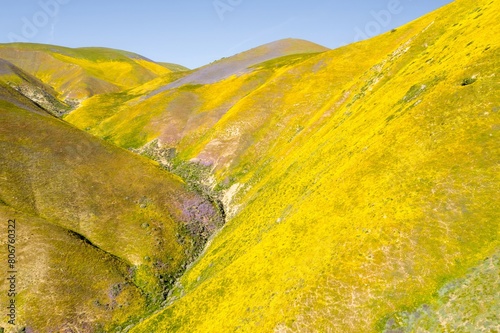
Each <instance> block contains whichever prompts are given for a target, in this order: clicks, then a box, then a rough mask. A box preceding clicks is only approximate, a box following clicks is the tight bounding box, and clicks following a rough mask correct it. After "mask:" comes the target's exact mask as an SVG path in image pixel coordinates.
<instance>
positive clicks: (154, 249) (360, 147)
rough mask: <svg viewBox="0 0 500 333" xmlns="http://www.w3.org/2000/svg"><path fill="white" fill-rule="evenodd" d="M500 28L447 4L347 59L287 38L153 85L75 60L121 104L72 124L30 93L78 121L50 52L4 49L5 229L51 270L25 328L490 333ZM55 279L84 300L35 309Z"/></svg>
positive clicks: (483, 8)
mask: <svg viewBox="0 0 500 333" xmlns="http://www.w3.org/2000/svg"><path fill="white" fill-rule="evenodd" d="M499 10H500V7H499V4H498V2H495V1H491V0H480V1H472V0H457V1H455V2H453V3H451V4H449V5H447V6H445V7H443V8H441V9H439V10H437V11H435V12H433V13H430V14H428V15H426V16H424V17H422V18H420V19H418V20H415V21H413V22H411V23H409V24H407V25H405V26H402V27H400V28H398V29H394V30H392V31H391V32H388V33H386V34H383V35H381V36H378V37H375V38H372V39H370V40H366V41H363V42H359V43H355V44H351V45H347V46H345V47H342V48H339V49H335V50H328V49H326V48H324V47H321V46H319V45H316V44H313V43H310V42H307V41H303V40H296V39H288V40H282V41H277V42H274V43H271V44H267V45H264V46H261V47H258V48H255V49H252V50H249V51H247V52H243V53H241V54H238V55H235V56H233V57H229V58H225V59H221V60H219V61H217V62H214V63H212V64H209V65H207V66H204V67H201V68H198V69H194V70H180V71H179V70H178V71H175V70H174V71H168V70H167V71H168V72H155V73H154V75H153V74H151V75H150V76H148V77H147V79H144V80H138V79H137V77H138V76H137V74H135V73H137V72H130V73H128V74H127V75H124V76H123V77H120V78H117V77H112V73H107V74H106V75H103V74H102V73H101V74H99V75H97V74H96V73H97V72H99V71H97V70H95V67H92V66H97V67H99V66H101V64H102V67H99V68H100V69H101V70H102V71H105V69H107V68H108V65H109V66H111V65H110V64H109V63H108V61H107V60H106V59H111V58H113V57H118V55H117V54H116V53H115V51H107V50H103V49H92V52H91V53H92V54H93V55H92V57H91V56H90V55H89V54H88V53H87V52H90V51H88V50H83V51H82V50H79V49H76V50H73V51H71V52H78V53H79V52H83V53H85V57H86V59H88V58H92V59H94V60H92V61H95V62H94V64H93V65H92V66H90V67H85V68H86V69H82V68H84V66H82V67H79V68H80V69H79V70H82V71H83V72H85V75H89V74H88V73H91V74H92V75H91V76H92V78H95V79H99V80H102V81H103V82H106V84H111V85H113V89H107V88H106V89H99V90H98V91H97V90H96V91H95V93H93V94H90V93H85V94H83V95H84V96H85V99H84V100H83V99H82V100H81V103H80V104H79V105H78V106H77V107H75V108H74V109H72V110H69V111H68V112H66V111H65V112H62V113H57V114H55V115H56V116H59V117H61V118H62V119H56V117H54V116H53V115H50V114H49V113H50V112H47V108H46V107H44V106H43V105H41V104H40V103H38V104H37V103H36V101H33V94H23V93H22V92H23V91H26V89H24V90H23V89H20V88H19V86H21V85H25V86H31V87H33V86H34V87H38V88H37V89H39V90H37V91H43V92H44V96H52V97H53V98H55V99H57V101H56V102H54V103H62V104H61V105H67V103H68V96H70V95H71V94H72V90H71V89H69V88H68V89H67V90H65V89H62V88H61V87H62V86H61V84H60V81H58V80H57V79H55V78H56V77H57V75H61V73H64V71H65V70H66V69H63V68H61V69H59V67H58V70H55V69H54V68H48V67H44V66H46V65H45V60H40V65H38V66H41V67H44V71H45V74H43V75H42V74H40V72H39V71H38V70H37V69H36V68H34V67H33V66H32V65H31V60H30V59H32V58H31V57H38V56H40V51H39V49H42V50H44V51H43V52H42V54H44V57H45V55H47V54H48V53H47V52H48V51H46V50H47V48H49V46H36V45H27V46H23V52H25V53H23V55H22V56H20V58H22V59H20V60H18V61H17V62H15V61H13V59H12V58H9V57H4V56H3V54H5V53H2V52H4V51H2V47H0V58H3V59H5V60H4V61H2V62H0V78H1V77H2V75H3V76H4V77H9V78H8V79H4V80H3V81H2V80H0V97H1V98H2V100H3V101H2V102H1V103H2V104H0V106H1V107H0V110H1V111H2V112H1V113H0V115H1V116H2V120H1V121H2V125H4V124H5V126H3V127H2V130H1V132H0V142H1V143H2V144H3V146H2V147H1V148H0V153H1V154H2V155H0V161H1V162H2V168H1V170H2V174H0V180H1V181H0V200H1V201H0V203H2V206H0V214H1V215H2V218H3V219H4V220H6V219H12V218H16V220H17V219H18V220H19V221H24V222H20V223H25V226H24V227H23V228H26V229H25V230H28V231H27V232H28V233H27V234H25V235H28V234H29V235H31V234H32V235H33V236H32V237H33V241H31V239H29V237H28V236H23V237H21V236H20V240H19V242H20V245H19V247H20V248H22V249H23V251H25V254H24V255H25V257H22V259H23V260H22V261H20V262H21V263H23V262H26V263H27V264H26V266H24V267H40V269H39V270H34V271H30V272H28V268H24V269H25V271H24V272H23V274H24V275H25V276H28V277H29V281H30V283H31V284H29V285H28V286H26V287H25V288H26V289H25V290H26V291H25V292H24V293H22V294H20V295H21V296H20V299H21V302H24V303H22V304H23V307H22V311H23V312H21V313H22V316H23V318H26V321H25V323H26V327H35V328H38V329H39V330H42V329H45V328H48V327H50V328H56V327H57V328H60V327H63V326H62V325H64V324H63V323H64V319H63V318H64V316H65V315H66V316H69V315H68V314H69V313H72V314H73V313H82V312H83V313H84V314H85V315H86V316H87V317H85V315H83V314H82V315H81V316H80V317H81V318H84V319H82V320H81V321H78V320H77V319H75V320H71V321H69V322H70V324H71V325H73V326H74V327H75V329H78V330H81V331H89V332H98V331H99V329H101V330H109V331H115V332H148V333H149V332H189V333H195V332H203V333H206V332H279V333H282V332H387V333H389V332H391V333H395V332H399V333H401V332H494V331H497V330H498V325H499V323H500V318H499V315H498V314H499V313H500V287H499V284H498V273H499V270H500V266H499V255H500V242H499V236H500V215H499V214H500V206H499V204H498V200H497V197H498V193H499V190H500V186H499V185H500V177H499V175H500V172H499V171H500V169H499V163H498V158H499V156H500V145H499V143H500V140H499V139H500V138H499V136H500V133H499V128H500V127H499V124H500V115H499V111H500V95H499V94H498V91H499V90H500V81H499V78H498V73H499V69H500V54H499V52H500V42H499V41H497V39H495V38H493V37H492V36H495V34H496V32H497V31H498V29H499V23H498V19H497V16H498V15H497V13H498V11H499ZM12 47H14V48H15V47H19V46H16V45H14V46H9V45H7V46H4V48H6V49H9V48H12ZM52 50H53V51H51V52H52V53H50V54H51V55H50V57H52V58H55V59H61V58H63V57H70V58H71V59H80V58H79V57H83V55H80V53H79V55H76V54H73V53H71V54H66V55H65V52H70V51H67V50H65V49H52ZM9 52H10V51H9ZM16 52H17V51H16ZM119 56H120V57H121V56H123V57H125V58H126V59H125V60H123V61H124V62H125V63H129V61H132V60H130V59H135V57H136V56H132V55H129V54H126V55H124V54H123V53H120V55H119ZM93 57H95V58H93ZM64 59H67V58H64ZM95 59H100V60H99V61H97V60H95ZM127 59H128V60H127ZM50 61H53V60H50ZM71 61H72V62H71V63H72V64H75V63H77V64H81V63H82V62H80V60H78V61H76V60H71ZM86 61H87V60H86ZM89 61H90V60H89ZM85 64H87V63H86V62H85ZM78 66H81V65H78ZM111 67H112V66H111ZM91 68H94V69H91ZM155 68H156V67H155ZM68 70H69V69H68ZM138 71H142V69H140V70H138ZM111 72H112V71H111ZM2 73H3V74H2ZM131 73H134V74H131ZM82 75H83V74H82ZM129 75H130V76H131V77H130V78H128V76H129ZM139 77H141V75H139ZM65 80H66V81H65V84H66V85H67V86H68V87H71V86H78V87H80V84H81V83H79V79H75V78H73V77H67V76H66V77H65ZM2 82H4V83H2ZM12 82H14V83H15V84H14V83H12ZM16 82H17V83H16ZM125 82H127V83H126V84H125ZM100 84H101V83H99V84H97V86H99V87H101V86H100ZM90 86H92V84H91V85H90ZM16 87H17V88H16ZM34 89H35V88H32V89H31V90H34ZM47 100H52V98H48V97H47ZM65 103H66V104H65ZM52 114H54V113H53V112H52ZM35 133H36V134H35ZM127 150H128V151H127ZM137 155H142V156H137ZM160 167H161V168H160ZM164 169H167V170H169V171H170V172H171V173H173V174H176V175H177V176H175V175H173V174H171V173H168V172H167V171H165V170H164ZM221 203H222V205H223V210H222V209H221ZM12 216H13V217H12ZM223 217H226V221H225V224H224V225H223V223H222V219H223ZM3 232H6V231H3ZM20 235H21V234H20ZM49 235H53V236H52V237H53V238H51V236H49ZM179 236H182V237H181V238H179ZM1 237H3V239H6V236H5V235H2V236H1ZM51 239H53V241H51ZM205 243H206V246H205V247H204V245H205ZM202 248H203V251H202V250H201V249H202ZM30 252H31V253H33V252H36V253H41V257H40V258H42V259H37V258H34V257H29V255H28V254H29V253H30ZM63 254H67V255H63ZM20 255H23V253H22V254H20ZM86 257H88V258H90V259H89V262H86V261H84V260H83V258H86ZM166 258H173V259H172V260H171V261H166ZM28 263H29V265H28ZM47 263H49V264H47ZM80 263H81V265H80ZM158 263H160V264H158ZM188 263H189V264H188ZM87 265H88V266H87ZM54 266H57V267H60V268H59V270H55V269H54V268H52V267H54ZM46 267H49V268H50V269H48V273H43V274H51V275H47V276H50V277H51V279H50V280H49V281H55V282H54V288H56V289H59V290H67V291H73V290H76V293H75V295H78V297H83V296H82V295H85V301H84V302H77V301H76V300H75V298H73V297H71V292H67V293H57V292H55V291H54V292H53V293H51V294H50V295H53V296H51V297H50V298H49V296H44V294H42V296H35V295H38V294H37V293H35V290H39V289H37V288H46V284H47V279H46V278H45V277H44V276H46V275H43V274H42V273H38V271H43V270H44V269H45V268H46ZM133 268H135V269H133ZM131 271H132V273H131ZM57 273H58V274H61V276H60V277H57V276H56V274H57ZM93 277H98V278H96V279H97V280H96V281H100V282H99V283H100V284H97V285H96V284H95V283H94V282H93V281H94V279H93ZM166 277H168V278H166ZM74 281H81V282H79V284H78V286H75V285H74ZM44 283H45V284H44ZM117 286H119V287H117ZM23 287H24V286H23ZM2 288H4V289H5V288H6V284H5V283H4V284H2ZM4 289H2V294H1V295H2V297H5V296H3V295H5V292H4ZM56 289H54V290H56ZM118 289H119V290H120V292H117V290H118ZM47 295H48V294H47ZM68 295H69V296H68ZM30 297H31V298H33V299H31V298H30ZM3 302H4V300H2V304H3ZM37 302H39V303H37ZM44 302H49V303H47V304H51V306H53V307H55V308H57V309H60V310H59V311H60V312H58V313H60V315H59V317H51V318H57V320H58V323H59V326H56V325H52V326H48V324H47V323H48V322H49V321H50V320H56V319H50V318H49V317H47V315H46V314H41V313H40V312H36V310H35V308H36V304H42V303H44ZM50 302H52V303H50ZM92 302H93V303H92ZM159 303H162V304H161V305H160V304H159ZM31 304H35V305H33V306H32V305H31ZM92 304H93V305H92ZM119 305H122V307H121V308H120V307H119ZM88 309H91V311H90V310H88ZM71 311H73V312H71ZM85 311H90V312H85ZM80 317H79V316H76V315H75V316H69V317H67V318H80ZM44 325H45V326H44ZM99 325H100V326H99ZM4 326H5V325H4ZM68 329H70V330H71V329H72V328H68ZM35 331H36V330H35Z"/></svg>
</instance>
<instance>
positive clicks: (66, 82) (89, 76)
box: [0, 44, 171, 100]
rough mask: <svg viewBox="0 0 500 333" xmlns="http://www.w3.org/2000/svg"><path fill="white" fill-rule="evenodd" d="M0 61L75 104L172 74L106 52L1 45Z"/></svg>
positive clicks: (143, 61)
mask: <svg viewBox="0 0 500 333" xmlns="http://www.w3.org/2000/svg"><path fill="white" fill-rule="evenodd" d="M0 58H3V59H5V60H8V61H10V62H12V63H13V64H15V65H16V66H18V67H20V68H22V69H23V70H25V71H26V72H28V73H30V74H32V75H34V76H36V77H37V78H39V79H40V80H42V81H43V82H44V83H47V84H48V85H50V86H52V87H54V89H55V90H56V91H57V92H58V93H60V94H61V95H62V96H63V97H64V98H65V99H74V100H84V99H86V98H88V97H90V96H93V95H95V94H102V93H106V92H118V91H121V90H123V89H129V88H132V87H135V86H137V85H139V84H143V83H146V82H147V81H150V80H152V79H155V78H157V77H158V76H161V75H165V74H168V73H170V72H171V71H170V70H169V69H167V68H165V67H163V66H161V65H159V64H157V63H155V62H152V61H150V60H148V59H146V58H143V57H141V56H139V55H136V54H133V53H129V52H125V51H119V50H113V49H105V48H79V49H70V48H64V47H59V46H51V45H38V44H2V45H0Z"/></svg>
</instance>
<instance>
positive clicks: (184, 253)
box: [0, 81, 222, 332]
mask: <svg viewBox="0 0 500 333" xmlns="http://www.w3.org/2000/svg"><path fill="white" fill-rule="evenodd" d="M8 88H9V87H8V86H7V87H6V86H2V82H1V81H0V96H10V97H9V99H3V100H2V101H0V122H1V123H2V127H1V128H0V215H1V217H2V219H3V220H5V221H7V220H8V219H16V221H17V230H18V231H17V237H18V243H17V248H18V264H17V269H18V276H19V279H20V280H19V284H18V285H17V292H18V297H17V299H16V300H17V302H18V303H17V306H18V311H19V312H18V314H19V316H18V321H17V325H18V326H17V328H18V329H21V328H22V327H26V329H27V330H28V331H34V332H42V331H44V332H45V331H63V330H64V329H72V327H79V329H82V330H84V331H91V332H94V331H99V329H104V330H105V331H109V330H111V329H112V328H113V327H114V326H117V325H119V324H123V323H124V322H127V321H130V320H134V319H135V320H138V319H139V318H140V316H141V315H144V314H145V313H146V312H147V311H150V310H152V309H154V308H155V307H157V306H158V305H159V303H160V302H161V301H162V300H163V299H164V297H165V295H166V293H167V292H168V291H169V289H170V288H171V286H172V283H173V281H174V279H175V278H176V277H177V276H178V275H179V274H180V273H181V272H182V271H183V270H184V267H185V266H186V265H187V264H188V263H189V262H191V261H192V260H193V259H194V258H195V257H196V256H197V254H198V252H199V251H200V250H201V249H202V248H203V245H204V243H205V242H206V241H207V239H208V238H209V236H210V235H211V234H212V233H213V232H214V231H215V229H216V228H217V227H220V225H221V224H222V216H221V215H220V213H219V211H218V208H217V206H216V205H214V204H213V203H211V202H210V201H208V200H207V199H205V198H203V197H201V196H200V195H198V194H196V193H193V192H191V191H190V190H189V189H188V188H187V187H186V185H185V183H184V182H183V181H182V180H180V179H179V178H178V177H176V176H173V175H171V174H169V173H167V172H165V171H163V170H161V169H160V168H159V167H158V165H155V164H154V163H152V162H151V161H149V160H146V159H144V158H139V157H137V156H134V155H133V154H131V153H129V152H127V151H124V150H122V149H120V148H116V147H114V146H111V145H108V144H106V143H104V142H102V141H101V140H99V139H96V138H94V137H91V136H89V135H88V134H86V133H84V132H82V131H80V130H78V129H76V128H74V127H72V126H70V125H68V124H66V123H64V122H62V121H60V120H58V119H56V118H54V117H52V116H51V115H49V114H48V113H47V112H44V110H43V109H42V108H40V107H39V106H38V105H35V104H30V103H31V101H30V100H29V99H27V98H26V97H25V96H23V95H20V94H19V95H16V94H15V93H12V94H11V92H12V91H9V90H7V89H8ZM3 91H7V92H5V93H2V92H3ZM14 92H17V91H15V90H14ZM16 101H17V102H16ZM4 229H5V230H4ZM6 232H7V229H6V228H2V242H4V240H7V235H6ZM4 245H5V244H4ZM0 289H1V290H2V293H1V295H0V301H1V303H2V304H7V303H8V301H9V300H8V299H7V289H8V283H7V282H6V280H5V279H2V283H1V287H0ZM47 309H51V310H52V311H47ZM6 320H7V317H5V316H4V317H2V319H1V322H0V326H3V327H7V326H9V325H7V323H6V322H5V321H6Z"/></svg>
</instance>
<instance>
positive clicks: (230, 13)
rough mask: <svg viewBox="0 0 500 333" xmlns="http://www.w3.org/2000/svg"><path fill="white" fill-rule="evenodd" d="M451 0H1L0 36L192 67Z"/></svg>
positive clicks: (351, 31) (403, 16)
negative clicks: (107, 49)
mask: <svg viewBox="0 0 500 333" xmlns="http://www.w3.org/2000/svg"><path fill="white" fill-rule="evenodd" d="M450 2H451V0H338V1H337V0H0V43H8V42H11V41H25V42H32V43H45V44H55V45H62V46H69V47H82V46H105V47H111V48H117V49H122V50H127V51H132V52H136V53H139V54H141V55H143V56H146V57H148V58H150V59H153V60H155V61H165V62H173V63H178V64H181V65H184V66H187V67H190V68H196V67H199V66H202V65H205V64H207V63H210V62H212V61H214V60H217V59H220V58H222V57H225V56H230V55H233V54H236V53H238V52H241V51H245V50H248V49H250V48H252V47H255V46H259V45H262V44H265V43H268V42H272V41H275V40H279V39H282V38H288V37H292V38H301V39H306V40H309V41H312V42H315V43H318V44H321V45H324V46H327V47H329V48H336V47H339V46H342V45H346V44H349V43H352V42H353V41H355V40H357V39H360V38H367V37H371V36H373V35H375V34H378V33H382V32H385V31H387V30H390V29H392V28H396V27H398V26H400V25H403V24H405V23H407V22H409V21H411V20H414V19H416V18H418V17H420V16H422V15H424V14H426V13H428V12H431V11H432V10H434V9H436V8H439V7H441V6H443V5H445V4H447V3H450Z"/></svg>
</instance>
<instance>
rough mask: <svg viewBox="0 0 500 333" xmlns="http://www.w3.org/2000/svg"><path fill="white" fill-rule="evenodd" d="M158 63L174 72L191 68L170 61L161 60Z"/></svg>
mask: <svg viewBox="0 0 500 333" xmlns="http://www.w3.org/2000/svg"><path fill="white" fill-rule="evenodd" d="M158 64H160V65H162V66H163V67H165V68H167V69H170V70H171V71H173V72H183V71H189V70H190V69H189V68H187V67H184V66H182V65H178V64H172V63H170V62H159V63H158Z"/></svg>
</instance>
